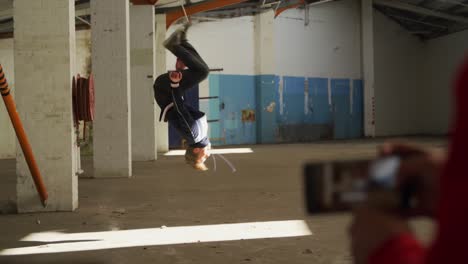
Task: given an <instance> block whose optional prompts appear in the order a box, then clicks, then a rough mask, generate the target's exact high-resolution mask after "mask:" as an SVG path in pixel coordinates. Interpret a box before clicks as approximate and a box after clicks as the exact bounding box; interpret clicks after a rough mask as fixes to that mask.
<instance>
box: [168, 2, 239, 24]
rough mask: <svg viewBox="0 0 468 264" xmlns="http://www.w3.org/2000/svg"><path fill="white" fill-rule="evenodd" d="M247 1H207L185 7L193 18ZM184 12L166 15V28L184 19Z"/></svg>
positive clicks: (176, 11)
mask: <svg viewBox="0 0 468 264" xmlns="http://www.w3.org/2000/svg"><path fill="white" fill-rule="evenodd" d="M246 1H247V0H212V1H205V2H200V3H197V4H193V5H190V6H186V7H185V11H186V12H187V16H191V15H194V14H198V13H201V12H206V11H210V10H215V9H218V8H222V7H225V6H230V5H235V4H239V3H242V2H246ZM184 15H185V14H184V11H183V10H182V8H178V9H176V10H174V11H171V12H168V13H166V27H167V28H169V27H170V26H171V25H172V23H174V22H175V21H177V20H178V19H179V18H181V17H183V16H184Z"/></svg>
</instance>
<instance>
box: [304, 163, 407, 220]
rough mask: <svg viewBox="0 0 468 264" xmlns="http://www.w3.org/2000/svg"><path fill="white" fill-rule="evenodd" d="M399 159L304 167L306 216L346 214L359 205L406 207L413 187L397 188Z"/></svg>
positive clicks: (310, 164)
mask: <svg viewBox="0 0 468 264" xmlns="http://www.w3.org/2000/svg"><path fill="white" fill-rule="evenodd" d="M400 163H401V158H400V157H398V156H390V157H385V158H381V159H374V160H371V159H361V160H334V161H328V162H310V163H307V164H305V166H304V195H305V204H306V210H307V212H308V213H317V212H329V211H343V210H349V209H351V208H352V207H353V206H355V205H356V204H359V203H363V202H366V203H368V204H371V205H372V206H376V207H379V208H382V209H389V210H400V209H401V210H404V209H406V208H408V207H409V206H410V199H411V196H412V193H413V192H414V190H413V189H414V188H413V186H408V187H405V188H399V187H397V175H398V170H399V168H400Z"/></svg>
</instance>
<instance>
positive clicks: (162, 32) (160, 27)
mask: <svg viewBox="0 0 468 264" xmlns="http://www.w3.org/2000/svg"><path fill="white" fill-rule="evenodd" d="M165 39H166V15H165V14H162V15H156V34H155V42H156V76H159V75H161V74H163V73H165V72H166V71H167V68H166V49H165V48H164V46H163V42H164V40H165ZM160 113H161V109H159V107H158V106H157V107H156V117H157V118H158V120H159V115H160ZM156 124H157V125H156V131H157V132H156V134H157V141H158V142H157V148H158V152H167V151H169V127H168V124H167V123H165V122H159V121H158V122H157V123H156Z"/></svg>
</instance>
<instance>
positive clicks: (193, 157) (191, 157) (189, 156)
mask: <svg viewBox="0 0 468 264" xmlns="http://www.w3.org/2000/svg"><path fill="white" fill-rule="evenodd" d="M185 162H186V163H187V164H189V165H190V166H192V167H193V168H194V169H196V170H199V171H207V170H208V167H206V165H205V163H203V162H198V154H197V153H195V152H194V148H193V147H188V148H187V150H186V151H185Z"/></svg>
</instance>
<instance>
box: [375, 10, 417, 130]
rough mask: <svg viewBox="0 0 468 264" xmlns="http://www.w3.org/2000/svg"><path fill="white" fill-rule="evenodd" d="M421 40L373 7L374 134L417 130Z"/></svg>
mask: <svg viewBox="0 0 468 264" xmlns="http://www.w3.org/2000/svg"><path fill="white" fill-rule="evenodd" d="M423 47H424V44H423V42H421V41H420V40H419V39H418V38H416V37H415V36H413V35H411V34H410V33H408V32H407V31H406V30H405V29H403V28H402V27H400V26H399V25H398V24H396V23H395V22H393V21H391V20H389V19H388V18H387V17H385V16H384V15H382V14H381V13H380V12H377V11H374V59H375V61H374V67H375V69H374V70H375V119H376V136H393V135H409V134H420V133H421V131H422V130H421V122H420V120H421V119H420V116H421V114H420V113H421V110H422V108H423V104H424V103H423V102H422V100H421V94H420V87H421V86H422V83H421V74H422V70H421V68H422V67H423V65H424V62H423V61H422V58H423V56H424V55H423V53H422V49H423Z"/></svg>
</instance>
